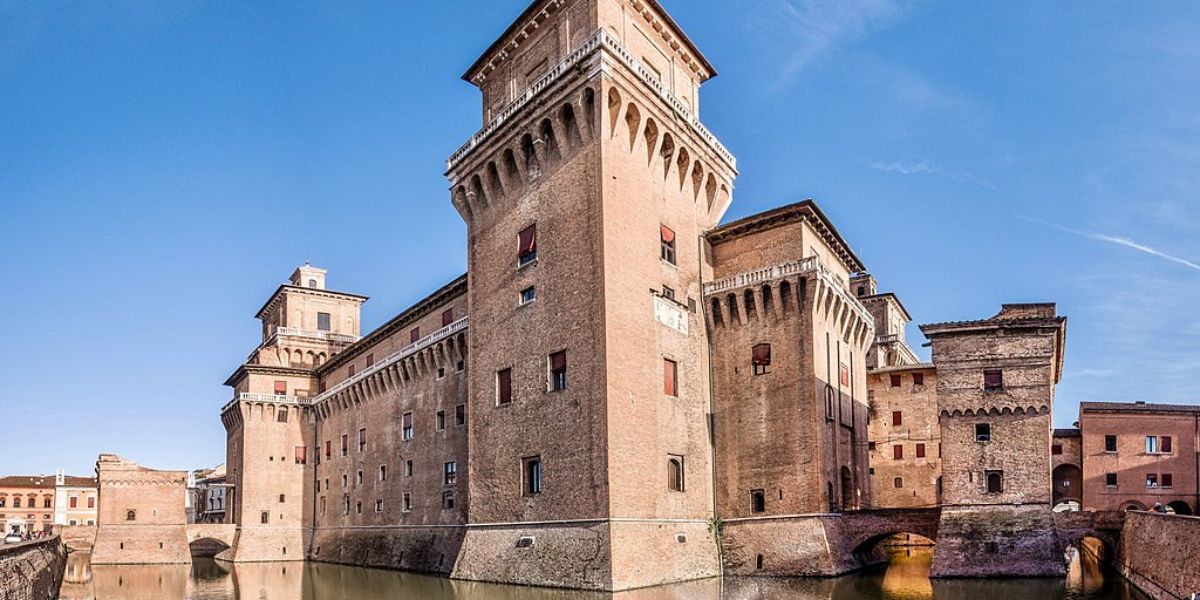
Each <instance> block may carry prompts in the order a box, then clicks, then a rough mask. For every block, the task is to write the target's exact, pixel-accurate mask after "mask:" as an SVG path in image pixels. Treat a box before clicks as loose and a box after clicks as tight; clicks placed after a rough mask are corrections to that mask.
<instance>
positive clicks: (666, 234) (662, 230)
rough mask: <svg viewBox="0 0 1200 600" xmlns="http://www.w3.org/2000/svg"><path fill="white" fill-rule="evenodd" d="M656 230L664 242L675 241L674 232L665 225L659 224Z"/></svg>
mask: <svg viewBox="0 0 1200 600" xmlns="http://www.w3.org/2000/svg"><path fill="white" fill-rule="evenodd" d="M658 230H659V234H660V235H661V236H662V241H663V243H664V244H670V243H673V242H674V241H675V232H674V231H671V229H670V228H669V227H667V226H666V225H659V226H658Z"/></svg>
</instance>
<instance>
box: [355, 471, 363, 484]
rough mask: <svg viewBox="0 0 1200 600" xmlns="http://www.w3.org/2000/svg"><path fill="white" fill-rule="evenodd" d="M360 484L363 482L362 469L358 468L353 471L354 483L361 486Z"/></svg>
mask: <svg viewBox="0 0 1200 600" xmlns="http://www.w3.org/2000/svg"><path fill="white" fill-rule="evenodd" d="M362 484H363V476H362V469H359V470H358V471H355V473H354V485H355V486H361V485H362Z"/></svg>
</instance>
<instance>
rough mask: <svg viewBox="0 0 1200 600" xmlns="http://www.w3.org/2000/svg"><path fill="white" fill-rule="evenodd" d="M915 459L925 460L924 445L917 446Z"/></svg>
mask: <svg viewBox="0 0 1200 600" xmlns="http://www.w3.org/2000/svg"><path fill="white" fill-rule="evenodd" d="M917 458H925V444H917Z"/></svg>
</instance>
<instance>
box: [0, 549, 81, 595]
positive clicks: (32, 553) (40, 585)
mask: <svg viewBox="0 0 1200 600" xmlns="http://www.w3.org/2000/svg"><path fill="white" fill-rule="evenodd" d="M66 563H67V550H66V547H64V546H63V543H62V538H59V537H57V536H55V537H52V538H50V539H48V540H42V541H38V542H26V543H24V544H16V545H12V546H0V600H52V599H53V598H57V597H58V589H59V587H60V586H61V585H62V578H63V570H64V568H65V567H66Z"/></svg>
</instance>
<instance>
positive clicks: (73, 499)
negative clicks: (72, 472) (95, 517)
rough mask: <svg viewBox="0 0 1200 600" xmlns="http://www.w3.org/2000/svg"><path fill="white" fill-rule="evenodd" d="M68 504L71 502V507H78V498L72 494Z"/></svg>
mask: <svg viewBox="0 0 1200 600" xmlns="http://www.w3.org/2000/svg"><path fill="white" fill-rule="evenodd" d="M70 504H71V508H79V498H76V497H74V496H72V497H71V501H70Z"/></svg>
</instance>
